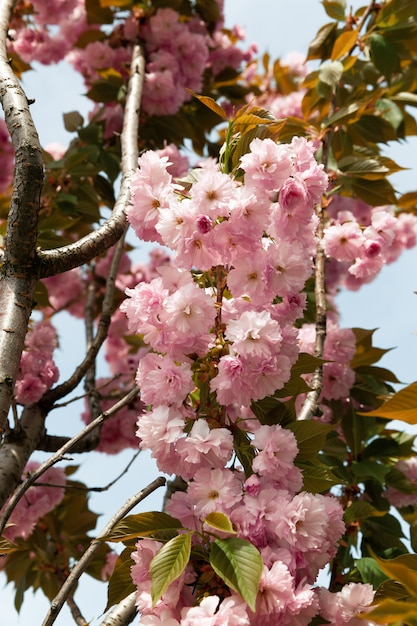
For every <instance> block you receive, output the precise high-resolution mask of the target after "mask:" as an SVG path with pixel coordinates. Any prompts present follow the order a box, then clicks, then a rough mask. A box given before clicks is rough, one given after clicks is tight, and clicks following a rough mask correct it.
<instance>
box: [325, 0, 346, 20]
mask: <svg viewBox="0 0 417 626" xmlns="http://www.w3.org/2000/svg"><path fill="white" fill-rule="evenodd" d="M323 6H324V10H325V11H326V13H327V15H328V16H329V17H332V18H333V19H335V20H338V21H339V22H344V20H345V11H346V0H323Z"/></svg>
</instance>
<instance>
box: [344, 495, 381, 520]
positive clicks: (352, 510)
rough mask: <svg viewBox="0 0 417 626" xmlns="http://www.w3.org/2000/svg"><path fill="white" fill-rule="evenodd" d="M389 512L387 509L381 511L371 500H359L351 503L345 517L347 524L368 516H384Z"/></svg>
mask: <svg viewBox="0 0 417 626" xmlns="http://www.w3.org/2000/svg"><path fill="white" fill-rule="evenodd" d="M386 514H387V511H379V510H378V509H376V508H375V507H374V506H372V504H370V502H365V501H363V500H358V501H356V502H352V504H351V505H349V506H348V507H347V509H346V510H345V514H344V516H343V519H344V520H345V522H346V523H347V524H350V523H351V522H355V521H357V520H362V519H365V518H366V517H383V516H384V515H386Z"/></svg>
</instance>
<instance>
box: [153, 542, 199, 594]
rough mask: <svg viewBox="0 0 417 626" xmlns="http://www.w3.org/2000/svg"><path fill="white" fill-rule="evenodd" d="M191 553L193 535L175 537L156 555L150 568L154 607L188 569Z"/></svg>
mask: <svg viewBox="0 0 417 626" xmlns="http://www.w3.org/2000/svg"><path fill="white" fill-rule="evenodd" d="M190 553H191V534H190V533H186V534H183V535H178V536H177V537H174V538H173V539H171V540H170V541H168V543H166V544H165V545H164V546H162V548H161V549H160V550H159V552H157V553H156V554H155V556H154V557H153V559H152V561H151V564H150V566H149V575H150V578H151V596H152V605H153V606H155V604H156V603H157V602H158V600H159V599H160V598H161V597H162V596H163V594H164V593H165V591H166V590H167V589H168V587H169V586H170V584H171V583H172V582H174V580H176V579H177V578H178V577H179V576H181V574H182V573H183V571H184V570H185V568H186V567H187V564H188V561H189V559H190Z"/></svg>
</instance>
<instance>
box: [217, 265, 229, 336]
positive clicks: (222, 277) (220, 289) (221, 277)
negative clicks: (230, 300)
mask: <svg viewBox="0 0 417 626" xmlns="http://www.w3.org/2000/svg"><path fill="white" fill-rule="evenodd" d="M226 278H227V272H226V270H225V269H224V267H223V266H222V265H218V266H217V267H216V290H217V293H216V308H217V315H216V322H215V324H216V335H217V338H218V339H219V340H222V339H223V328H222V304H223V293H224V290H225V288H226Z"/></svg>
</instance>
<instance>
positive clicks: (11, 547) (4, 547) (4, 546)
mask: <svg viewBox="0 0 417 626" xmlns="http://www.w3.org/2000/svg"><path fill="white" fill-rule="evenodd" d="M16 550H19V547H18V546H17V545H16V544H14V543H12V542H11V541H9V540H8V539H6V537H0V556H4V555H5V554H10V553H11V552H15V551H16Z"/></svg>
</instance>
